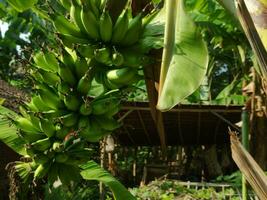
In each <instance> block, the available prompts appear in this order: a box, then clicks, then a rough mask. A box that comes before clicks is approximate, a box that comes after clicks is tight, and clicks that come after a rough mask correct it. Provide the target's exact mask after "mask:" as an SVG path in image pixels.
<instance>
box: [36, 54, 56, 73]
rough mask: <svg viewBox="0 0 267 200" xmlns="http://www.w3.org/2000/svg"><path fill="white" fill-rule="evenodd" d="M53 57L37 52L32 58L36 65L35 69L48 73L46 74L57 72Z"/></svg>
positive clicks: (52, 55)
mask: <svg viewBox="0 0 267 200" xmlns="http://www.w3.org/2000/svg"><path fill="white" fill-rule="evenodd" d="M54 56H55V55H54V54H52V53H46V54H44V53H42V52H39V53H37V54H35V55H34V56H33V60H34V62H35V64H36V67H38V68H40V69H42V70H45V71H48V72H57V71H58V64H57V62H56V61H55V60H54V58H55V57H54Z"/></svg>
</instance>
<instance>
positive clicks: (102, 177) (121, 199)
mask: <svg viewBox="0 0 267 200" xmlns="http://www.w3.org/2000/svg"><path fill="white" fill-rule="evenodd" d="M82 169H83V170H82V171H81V175H82V177H83V179H85V180H96V181H100V182H103V183H104V184H105V185H107V186H108V187H109V188H110V189H111V190H112V192H113V195H114V198H115V199H116V200H126V199H127V200H135V199H136V198H135V197H134V196H133V195H132V194H131V193H130V192H129V191H128V190H127V189H126V188H125V187H124V186H123V185H122V184H121V183H120V182H119V181H117V180H116V179H115V178H114V177H113V176H112V175H110V174H109V173H108V172H106V171H105V170H104V169H103V168H101V167H100V166H99V165H98V164H97V163H95V162H94V161H89V162H88V163H87V164H85V165H83V166H82Z"/></svg>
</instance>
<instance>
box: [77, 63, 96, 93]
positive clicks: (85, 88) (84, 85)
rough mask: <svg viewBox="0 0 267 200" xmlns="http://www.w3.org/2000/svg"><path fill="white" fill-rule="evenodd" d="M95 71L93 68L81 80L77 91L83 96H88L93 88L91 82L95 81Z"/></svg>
mask: <svg viewBox="0 0 267 200" xmlns="http://www.w3.org/2000/svg"><path fill="white" fill-rule="evenodd" d="M92 73H93V70H92V68H91V69H90V70H88V71H87V72H86V73H85V75H84V76H83V77H82V78H81V79H80V80H79V83H78V86H77V91H78V92H79V93H80V94H82V95H85V96H86V95H87V94H88V92H89V90H90V88H91V82H92V79H93V74H92Z"/></svg>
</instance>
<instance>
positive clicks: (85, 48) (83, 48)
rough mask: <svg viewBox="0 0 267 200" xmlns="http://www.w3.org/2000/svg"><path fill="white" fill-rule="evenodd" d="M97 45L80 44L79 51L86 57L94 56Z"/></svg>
mask: <svg viewBox="0 0 267 200" xmlns="http://www.w3.org/2000/svg"><path fill="white" fill-rule="evenodd" d="M96 48H97V45H91V44H88V45H79V46H78V47H77V51H78V52H79V53H80V54H81V55H82V56H83V57H85V58H93V57H94V52H95V49H96Z"/></svg>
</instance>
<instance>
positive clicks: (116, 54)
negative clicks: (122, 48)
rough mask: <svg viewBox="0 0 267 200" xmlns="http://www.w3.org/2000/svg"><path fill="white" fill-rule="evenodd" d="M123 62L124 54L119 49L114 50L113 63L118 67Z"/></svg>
mask: <svg viewBox="0 0 267 200" xmlns="http://www.w3.org/2000/svg"><path fill="white" fill-rule="evenodd" d="M123 63H124V57H123V55H122V54H121V53H120V52H118V51H115V52H113V54H112V64H113V65H115V66H116V67H119V66H121V65H122V64H123Z"/></svg>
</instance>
